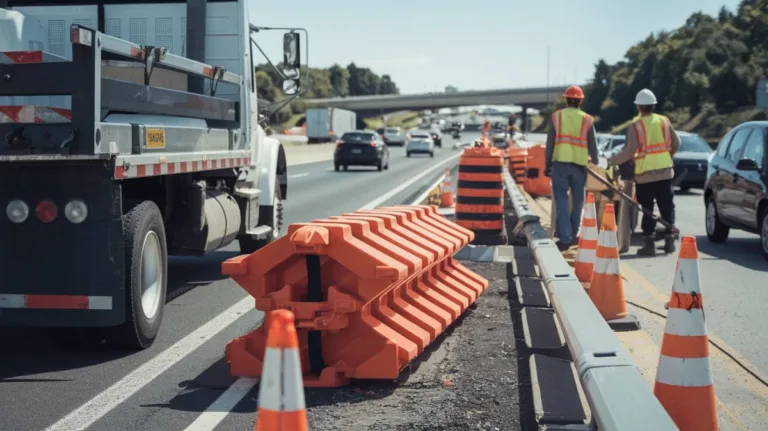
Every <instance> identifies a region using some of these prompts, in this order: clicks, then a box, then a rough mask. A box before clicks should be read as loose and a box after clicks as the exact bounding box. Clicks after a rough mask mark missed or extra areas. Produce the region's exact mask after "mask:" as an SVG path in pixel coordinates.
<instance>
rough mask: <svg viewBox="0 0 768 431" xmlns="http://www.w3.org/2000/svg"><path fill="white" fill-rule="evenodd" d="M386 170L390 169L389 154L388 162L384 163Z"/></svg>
mask: <svg viewBox="0 0 768 431" xmlns="http://www.w3.org/2000/svg"><path fill="white" fill-rule="evenodd" d="M384 169H385V170H389V156H387V164H386V165H384Z"/></svg>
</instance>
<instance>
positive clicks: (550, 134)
mask: <svg viewBox="0 0 768 431" xmlns="http://www.w3.org/2000/svg"><path fill="white" fill-rule="evenodd" d="M596 135H597V133H596V132H595V125H594V124H593V125H592V127H590V128H589V132H588V133H587V151H588V152H589V158H590V159H592V164H595V165H596V164H597V162H598V159H597V156H598V152H597V138H596ZM545 154H546V160H547V169H549V168H551V167H552V156H553V155H554V154H555V126H554V125H553V124H552V123H550V124H549V130H548V131H547V145H546V153H545Z"/></svg>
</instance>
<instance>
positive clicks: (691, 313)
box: [664, 308, 707, 337]
mask: <svg viewBox="0 0 768 431" xmlns="http://www.w3.org/2000/svg"><path fill="white" fill-rule="evenodd" d="M664 332H665V333H667V334H670V335H679V336H682V337H706V336H707V325H706V324H705V323H704V311H703V310H702V309H701V308H692V309H690V310H683V309H682V308H670V309H669V310H667V324H666V326H665V327H664Z"/></svg>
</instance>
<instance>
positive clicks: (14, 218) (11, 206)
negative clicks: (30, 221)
mask: <svg viewBox="0 0 768 431" xmlns="http://www.w3.org/2000/svg"><path fill="white" fill-rule="evenodd" d="M5 215H7V216H8V220H10V221H11V222H12V223H24V222H25V221H26V220H27V218H29V205H27V203H26V202H24V201H22V200H19V199H15V200H12V201H10V202H8V206H6V207H5Z"/></svg>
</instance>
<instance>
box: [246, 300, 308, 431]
mask: <svg viewBox="0 0 768 431" xmlns="http://www.w3.org/2000/svg"><path fill="white" fill-rule="evenodd" d="M266 323H267V322H265V324H266ZM300 361H301V360H300V359H299V338H298V336H297V334H296V326H295V325H294V316H293V313H292V312H290V311H288V310H275V311H272V312H271V313H270V315H269V330H268V332H267V347H266V351H265V352H264V368H263V371H262V373H261V382H260V383H259V416H258V418H257V419H256V425H255V426H254V430H255V431H294V430H295V431H306V430H307V413H306V406H305V403H304V383H303V378H302V374H301V362H300Z"/></svg>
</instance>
